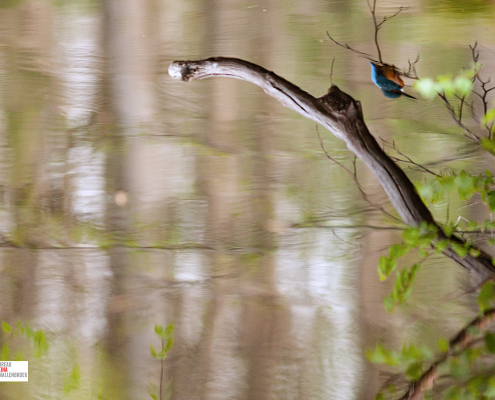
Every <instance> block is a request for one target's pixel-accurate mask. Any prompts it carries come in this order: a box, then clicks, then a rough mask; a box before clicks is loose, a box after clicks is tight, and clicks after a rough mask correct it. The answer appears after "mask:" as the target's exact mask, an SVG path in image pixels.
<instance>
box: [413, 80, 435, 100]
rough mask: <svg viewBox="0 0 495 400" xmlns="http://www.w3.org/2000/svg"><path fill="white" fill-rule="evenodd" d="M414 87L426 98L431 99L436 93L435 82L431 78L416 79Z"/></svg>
mask: <svg viewBox="0 0 495 400" xmlns="http://www.w3.org/2000/svg"><path fill="white" fill-rule="evenodd" d="M414 88H415V89H416V90H417V91H418V92H419V93H420V94H421V95H422V96H423V97H425V98H427V99H433V98H434V97H435V96H436V95H437V84H436V82H435V81H434V80H433V79H431V78H426V79H418V80H417V81H416V82H415V83H414Z"/></svg>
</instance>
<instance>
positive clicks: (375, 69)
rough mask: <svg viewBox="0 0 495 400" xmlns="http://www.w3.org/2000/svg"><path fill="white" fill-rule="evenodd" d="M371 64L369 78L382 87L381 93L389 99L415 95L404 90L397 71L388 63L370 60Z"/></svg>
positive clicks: (412, 97)
mask: <svg viewBox="0 0 495 400" xmlns="http://www.w3.org/2000/svg"><path fill="white" fill-rule="evenodd" d="M370 65H371V80H372V81H373V83H374V84H375V85H376V86H378V87H379V88H380V89H382V92H383V94H384V95H385V96H386V97H388V98H391V99H396V98H398V97H400V96H406V97H409V98H411V99H416V97H414V96H411V95H410V94H407V93H405V92H404V89H403V87H404V81H403V80H402V78H401V77H400V74H399V71H397V69H396V68H395V67H394V66H392V65H388V64H376V63H374V62H372V61H370Z"/></svg>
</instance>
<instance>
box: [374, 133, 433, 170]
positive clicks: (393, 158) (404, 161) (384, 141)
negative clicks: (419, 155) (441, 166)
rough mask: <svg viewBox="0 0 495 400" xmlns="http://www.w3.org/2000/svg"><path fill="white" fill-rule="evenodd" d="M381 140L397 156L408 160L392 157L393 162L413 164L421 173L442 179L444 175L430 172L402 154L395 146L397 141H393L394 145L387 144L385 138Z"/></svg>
mask: <svg viewBox="0 0 495 400" xmlns="http://www.w3.org/2000/svg"><path fill="white" fill-rule="evenodd" d="M380 140H381V141H382V142H383V143H384V144H386V145H388V146H389V147H391V148H392V149H394V150H395V152H396V153H397V154H399V155H400V156H402V157H405V158H406V160H402V159H400V158H398V157H390V158H391V159H392V160H394V161H397V162H402V163H407V164H412V165H414V166H416V167H418V168H419V169H420V170H421V171H424V172H427V173H428V174H431V175H433V176H436V177H438V178H441V177H442V175H439V174H437V173H435V172H433V171H432V170H430V169H428V168H426V167H425V166H424V165H421V164H418V163H417V162H415V161H413V160H412V159H411V158H410V157H408V156H407V155H405V154H404V153H402V152H401V151H400V150H399V149H398V148H397V146H396V145H395V141H393V142H392V143H390V142H387V141H386V140H385V139H383V138H380Z"/></svg>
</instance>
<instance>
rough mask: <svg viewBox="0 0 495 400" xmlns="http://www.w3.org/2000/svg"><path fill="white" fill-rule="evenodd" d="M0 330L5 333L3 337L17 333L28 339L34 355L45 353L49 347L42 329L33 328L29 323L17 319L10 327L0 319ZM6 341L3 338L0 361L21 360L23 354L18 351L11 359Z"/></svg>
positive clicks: (13, 336)
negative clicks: (24, 323) (0, 321)
mask: <svg viewBox="0 0 495 400" xmlns="http://www.w3.org/2000/svg"><path fill="white" fill-rule="evenodd" d="M2 330H3V332H4V333H5V334H6V335H4V339H5V338H7V339H9V338H10V339H13V338H15V337H17V336H19V335H20V336H23V337H25V338H26V339H29V341H30V342H31V345H32V348H33V353H34V356H35V357H41V356H42V355H45V354H46V353H47V352H48V349H49V348H50V346H49V344H48V343H47V341H46V336H45V334H44V332H43V330H42V329H38V330H34V329H33V328H31V327H30V326H29V325H23V324H22V322H21V321H20V320H19V321H17V323H16V325H15V326H14V327H12V326H11V325H10V324H9V323H8V322H6V321H3V320H2ZM8 341H9V340H4V343H3V345H2V350H1V352H0V361H9V360H10V361H22V360H23V356H22V353H21V352H20V351H18V352H17V353H16V355H15V356H14V357H13V359H11V358H10V357H12V356H11V355H10V348H9V345H8Z"/></svg>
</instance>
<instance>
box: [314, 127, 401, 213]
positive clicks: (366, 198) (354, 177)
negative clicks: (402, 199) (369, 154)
mask: <svg viewBox="0 0 495 400" xmlns="http://www.w3.org/2000/svg"><path fill="white" fill-rule="evenodd" d="M316 133H317V135H318V139H319V141H320V147H321V149H322V150H323V152H324V153H325V155H326V156H327V158H328V159H329V160H330V161H333V162H334V163H335V164H337V165H338V166H339V167H340V168H342V169H343V170H344V171H345V172H347V174H348V175H349V176H350V177H351V179H352V180H353V181H354V183H355V184H356V187H357V189H358V190H359V193H360V194H361V197H362V198H363V200H364V201H366V202H367V203H368V204H369V205H371V206H372V207H373V208H374V209H376V210H378V211H381V212H382V213H383V214H385V215H386V216H387V217H389V218H391V219H393V220H394V221H397V222H401V221H400V219H398V218H396V217H394V216H393V215H392V214H390V213H389V212H388V211H386V210H385V209H384V208H383V207H382V206H381V205H379V204H377V203H375V202H373V201H372V200H370V198H369V196H368V194H367V193H366V192H365V191H364V189H363V187H362V186H361V184H360V183H359V180H358V178H357V168H356V156H354V159H353V162H352V163H353V165H354V171H351V170H350V169H349V168H347V167H346V166H345V165H343V164H342V163H340V162H339V161H337V160H336V159H335V158H333V157H332V156H331V155H330V154H328V152H327V151H326V149H325V146H324V145H323V140H322V139H321V136H320V132H319V131H318V125H316Z"/></svg>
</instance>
